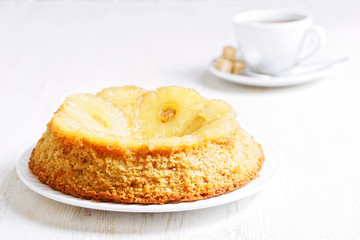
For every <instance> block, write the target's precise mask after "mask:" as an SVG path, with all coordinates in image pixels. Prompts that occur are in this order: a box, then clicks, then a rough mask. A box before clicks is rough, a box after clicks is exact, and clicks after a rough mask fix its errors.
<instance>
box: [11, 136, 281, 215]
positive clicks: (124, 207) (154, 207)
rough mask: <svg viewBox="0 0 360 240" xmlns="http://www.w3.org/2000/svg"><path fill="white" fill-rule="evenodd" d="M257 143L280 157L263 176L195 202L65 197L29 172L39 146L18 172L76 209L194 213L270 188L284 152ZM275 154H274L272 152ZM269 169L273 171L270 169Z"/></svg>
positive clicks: (33, 185) (46, 193)
mask: <svg viewBox="0 0 360 240" xmlns="http://www.w3.org/2000/svg"><path fill="white" fill-rule="evenodd" d="M256 141H257V142H259V143H260V144H261V146H262V148H263V149H264V148H265V150H264V154H265V156H266V152H267V153H268V154H270V155H271V154H274V155H275V156H276V157H274V156H271V157H270V159H271V158H274V159H272V160H271V162H270V164H269V162H268V160H269V159H266V160H265V162H264V164H263V168H262V169H261V171H260V175H259V177H257V178H256V179H254V180H252V181H251V182H250V183H248V184H246V185H245V186H244V187H242V188H239V189H237V190H235V191H232V192H229V193H225V194H222V195H219V196H216V197H212V198H208V199H204V200H198V201H193V202H181V203H168V204H162V205H160V204H150V205H141V204H126V203H110V202H94V201H91V200H86V199H80V198H77V197H74V196H71V195H67V194H64V193H62V192H59V191H57V190H54V189H52V188H50V187H49V186H48V185H46V184H44V183H41V182H40V181H39V180H37V178H36V176H35V175H34V174H33V173H32V172H31V171H30V170H29V167H28V162H29V157H30V154H31V152H32V150H33V148H34V146H35V145H33V146H31V147H29V148H28V149H26V151H24V152H23V153H22V154H21V156H20V159H19V160H18V162H17V164H16V172H17V175H18V176H19V178H20V180H21V181H22V182H23V183H24V184H25V185H26V186H27V187H28V188H29V189H31V190H32V191H34V192H36V193H37V194H39V195H41V196H43V197H46V198H49V199H51V200H54V201H57V202H61V203H64V204H68V205H72V206H77V207H83V208H89V209H97V210H104V211H113V212H133V213H164V212H180V211H192V210H198V209H204V208H210V207H216V206H219V205H223V204H227V203H230V202H234V201H237V200H240V199H243V198H246V197H248V196H250V195H253V194H255V193H257V192H259V191H260V190H262V189H263V188H264V187H265V186H266V185H268V183H269V182H270V181H271V180H272V179H273V178H274V176H275V175H276V174H277V172H279V169H280V166H281V162H282V155H281V153H280V151H279V150H278V149H277V148H276V147H275V146H274V145H273V144H271V143H270V142H269V141H267V140H265V139H264V138H258V137H256ZM271 151H272V153H269V152H271ZM264 166H265V167H264ZM266 166H267V167H268V168H269V169H270V170H271V171H270V170H267V168H266ZM271 168H272V169H271ZM264 169H265V170H267V171H269V173H267V172H266V173H267V174H268V175H269V176H266V177H263V178H262V175H264V173H265V171H264ZM254 182H255V183H257V185H256V184H254ZM253 185H254V186H253ZM249 186H250V187H249ZM244 189H245V190H244Z"/></svg>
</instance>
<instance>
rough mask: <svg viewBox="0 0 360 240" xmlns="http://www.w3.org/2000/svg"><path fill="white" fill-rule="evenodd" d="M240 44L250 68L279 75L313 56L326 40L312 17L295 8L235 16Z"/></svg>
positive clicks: (257, 71) (258, 71)
mask: <svg viewBox="0 0 360 240" xmlns="http://www.w3.org/2000/svg"><path fill="white" fill-rule="evenodd" d="M233 24H234V28H235V34H236V38H237V42H238V47H239V50H240V52H241V53H242V56H243V58H244V59H243V60H244V61H245V62H246V64H247V67H248V68H249V70H250V71H252V72H256V73H261V74H267V75H272V76H276V75H279V74H281V73H282V72H284V71H286V70H288V69H290V68H292V67H294V66H296V65H297V64H299V63H300V62H301V61H303V60H305V59H308V58H310V57H311V56H313V55H314V54H315V53H316V52H317V51H318V50H319V49H320V48H321V47H322V46H323V44H324V42H325V40H326V33H325V30H324V29H323V28H322V27H321V26H319V25H314V24H313V21H312V17H311V16H310V15H309V14H307V13H304V12H300V11H292V10H270V9H263V10H250V11H246V12H241V13H238V14H236V15H235V16H234V17H233Z"/></svg>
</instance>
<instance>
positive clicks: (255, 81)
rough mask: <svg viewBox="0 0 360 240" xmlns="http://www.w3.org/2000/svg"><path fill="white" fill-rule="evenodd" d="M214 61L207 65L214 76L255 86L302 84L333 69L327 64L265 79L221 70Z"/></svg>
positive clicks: (316, 78) (317, 78) (318, 77)
mask: <svg viewBox="0 0 360 240" xmlns="http://www.w3.org/2000/svg"><path fill="white" fill-rule="evenodd" d="M215 61H216V58H215V59H213V60H212V61H211V62H210V63H209V65H208V71H209V72H210V73H211V74H213V75H214V76H216V77H219V78H221V79H224V80H226V81H229V82H233V83H237V84H242V85H247V86H256V87H288V86H295V85H299V84H304V83H308V82H312V81H316V80H319V79H321V78H323V77H325V76H326V75H328V74H329V72H330V71H331V70H332V69H333V66H328V67H325V68H323V69H321V70H318V71H314V72H311V73H305V74H300V75H292V76H287V77H273V78H271V79H266V80H265V79H261V78H256V77H249V76H244V75H236V74H230V73H225V72H221V71H219V70H217V69H216V68H215V67H214V65H215Z"/></svg>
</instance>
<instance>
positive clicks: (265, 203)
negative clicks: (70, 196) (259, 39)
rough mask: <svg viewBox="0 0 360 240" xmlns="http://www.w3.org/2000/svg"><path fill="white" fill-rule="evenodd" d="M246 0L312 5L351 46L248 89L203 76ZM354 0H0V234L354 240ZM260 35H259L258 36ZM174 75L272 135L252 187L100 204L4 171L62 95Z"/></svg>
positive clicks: (338, 44) (359, 210)
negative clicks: (167, 203)
mask: <svg viewBox="0 0 360 240" xmlns="http://www.w3.org/2000/svg"><path fill="white" fill-rule="evenodd" d="M251 8H291V9H294V8H295V9H300V10H306V11H308V12H310V13H311V14H313V16H314V19H315V22H316V23H319V24H321V25H323V26H324V27H325V28H326V29H327V32H328V36H329V41H328V44H327V46H326V47H325V48H324V49H323V50H322V52H321V53H320V54H322V55H326V56H329V57H333V58H337V57H342V56H350V58H351V60H350V61H349V62H347V63H344V64H341V65H338V66H336V67H335V68H334V70H333V72H332V74H331V75H330V76H328V77H326V78H324V79H323V80H320V81H317V82H313V83H310V84H306V85H301V86H296V87H287V88H275V89H270V88H255V87H245V86H241V85H236V84H232V83H228V82H225V81H222V80H220V79H217V78H216V77H213V76H211V75H210V74H209V73H208V72H207V71H206V67H207V64H208V63H209V62H210V60H211V59H213V58H214V57H216V56H218V55H220V53H221V49H222V47H223V46H224V45H234V46H235V39H234V34H233V29H232V26H231V16H232V15H233V14H235V13H236V12H239V11H242V10H246V9H251ZM359 12H360V4H359V1H356V0H353V1H350V0H349V1H340V0H338V1H334V0H332V1H325V0H313V1H311V0H298V1H285V0H284V1H280V0H275V1H266V0H252V1H250V0H246V1H229V2H228V1H227V2H224V1H186V2H183V1H159V2H158V1H141V2H131V1H95V2H87V1H49V2H48V1H14V2H11V1H9V2H8V1H0V110H1V111H0V133H1V139H0V239H276V240H278V239H359V238H360V184H359V183H360V174H359V168H360V150H359V148H360V127H359V126H360V114H359V111H360V110H359V103H360V94H359V90H360V77H359V76H360V74H359V72H360V44H359V43H360V14H359ZM264 41H266V39H264ZM123 85H137V86H141V87H144V88H148V89H155V88H157V87H160V86H165V85H179V86H184V87H191V88H195V89H196V90H198V91H199V92H200V93H201V94H202V95H203V96H205V97H208V98H221V99H224V100H227V101H228V102H229V103H230V104H231V105H232V106H233V107H234V108H235V109H236V111H237V113H238V120H239V122H240V124H241V125H242V126H243V127H244V128H245V129H246V130H248V132H250V133H251V134H252V135H254V136H255V138H256V136H261V137H264V138H266V139H268V140H269V141H270V142H272V143H273V144H274V145H276V146H277V147H278V148H279V149H280V151H281V153H282V155H283V156H284V159H283V166H282V169H281V171H280V172H279V174H278V175H277V177H276V178H275V179H274V180H273V182H272V183H271V184H270V185H269V186H268V187H267V188H266V189H264V190H263V191H261V192H260V193H258V194H256V195H254V196H251V197H249V198H246V199H244V200H240V201H237V202H235V203H231V204H227V205H224V206H220V207H215V208H211V209H206V210H197V211H192V212H180V213H164V214H130V213H112V212H105V211H97V210H88V209H83V208H78V207H72V206H68V205H65V204H61V203H57V202H54V201H52V200H48V199H46V198H44V197H41V196H39V195H37V194H36V193H34V192H32V191H31V190H29V189H28V188H27V187H25V186H24V185H23V184H22V182H21V181H20V180H19V178H18V177H17V175H16V172H15V164H16V162H17V161H18V159H19V157H20V155H21V154H22V153H23V152H24V151H25V150H26V149H27V148H28V147H29V146H30V145H32V144H34V143H36V141H37V140H38V139H39V138H40V136H41V134H42V133H43V132H44V131H45V129H46V123H47V122H48V121H49V120H50V119H51V117H52V115H53V112H55V111H56V110H57V108H58V107H59V106H60V104H61V103H62V101H63V100H64V99H65V97H66V96H68V95H69V94H72V93H77V92H90V93H96V92H97V91H99V90H100V89H102V88H105V87H109V86H123Z"/></svg>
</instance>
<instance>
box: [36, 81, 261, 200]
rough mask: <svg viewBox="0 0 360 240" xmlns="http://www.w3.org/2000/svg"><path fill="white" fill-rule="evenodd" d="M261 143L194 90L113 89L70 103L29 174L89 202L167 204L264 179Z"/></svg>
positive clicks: (225, 109) (225, 107) (228, 110)
mask: <svg viewBox="0 0 360 240" xmlns="http://www.w3.org/2000/svg"><path fill="white" fill-rule="evenodd" d="M263 161H264V154H263V151H262V148H261V145H260V144H258V143H257V142H256V141H255V140H254V139H253V137H251V136H250V135H249V134H247V133H246V132H245V131H244V130H243V129H242V128H241V127H240V126H239V124H238V122H237V120H236V113H235V111H234V110H233V108H232V107H231V106H230V105H229V104H228V103H226V102H225V101H222V100H215V99H213V100H207V99H205V98H203V97H202V96H200V95H199V93H198V92H197V91H195V90H192V89H186V88H181V87H174V86H172V87H162V88H159V89H157V90H156V91H147V90H144V89H142V88H138V87H134V86H126V87H111V88H107V89H104V90H102V91H100V92H99V93H97V94H96V95H92V94H74V95H71V96H69V97H68V98H66V100H65V101H64V103H63V104H62V105H61V106H60V108H59V109H58V110H57V111H56V112H55V113H54V116H53V118H52V119H51V121H50V122H49V123H48V124H47V129H46V131H45V133H44V134H43V135H42V137H41V138H40V140H39V141H38V142H37V144H36V147H35V148H34V150H33V151H32V154H31V157H30V161H29V169H30V170H31V172H32V173H33V174H34V175H36V176H37V178H38V179H39V180H40V181H41V182H43V183H45V184H47V185H49V186H50V187H51V188H53V189H55V190H58V191H60V192H62V193H65V194H69V195H73V196H76V197H79V198H82V199H91V200H94V201H105V202H115V203H137V204H165V203H178V202H187V201H196V200H201V199H207V198H210V197H214V196H218V195H221V194H224V193H228V192H231V191H233V190H235V189H238V188H240V187H242V186H244V185H245V184H247V183H249V182H250V181H251V180H253V179H254V178H256V177H257V176H258V175H259V171H260V170H261V166H262V163H263Z"/></svg>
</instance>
